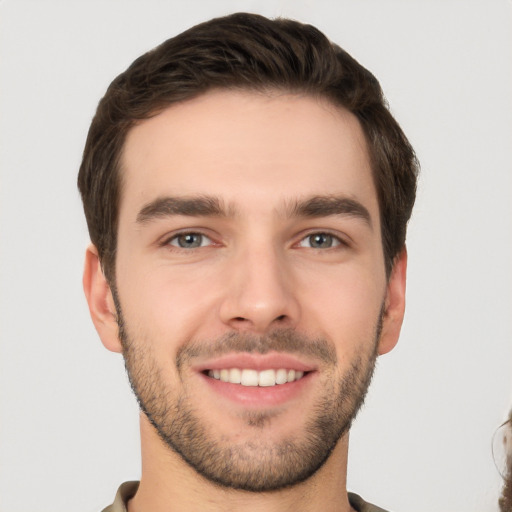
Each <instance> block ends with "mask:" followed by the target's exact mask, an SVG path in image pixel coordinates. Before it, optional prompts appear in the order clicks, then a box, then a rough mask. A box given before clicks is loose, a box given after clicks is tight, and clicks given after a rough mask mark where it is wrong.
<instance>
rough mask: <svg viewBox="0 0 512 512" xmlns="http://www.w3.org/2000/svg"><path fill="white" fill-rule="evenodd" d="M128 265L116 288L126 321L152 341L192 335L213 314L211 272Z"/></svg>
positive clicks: (167, 341)
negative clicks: (128, 268)
mask: <svg viewBox="0 0 512 512" xmlns="http://www.w3.org/2000/svg"><path fill="white" fill-rule="evenodd" d="M138 268H139V269H144V268H145V270H143V271H137V266H136V265H132V266H131V269H130V271H129V272H126V273H122V272H119V279H118V282H119V284H118V291H119V296H120V300H121V305H122V308H123V314H124V317H125V321H126V323H127V324H128V325H129V326H130V327H132V328H133V329H137V330H138V331H139V332H144V333H146V336H149V337H151V341H152V343H154V344H156V345H157V344H159V343H162V344H164V345H169V344H173V345H177V344H179V343H181V342H182V341H184V340H186V339H189V338H190V337H193V336H194V335H196V334H197V333H198V331H199V329H201V328H202V327H203V326H204V325H205V323H207V324H211V320H212V318H213V317H214V315H215V311H216V302H217V297H216V294H218V290H220V289H222V288H221V284H220V283H217V282H215V280H216V278H215V275H216V274H215V273H211V272H210V273H209V274H207V273H206V272H200V271H199V272H198V271H197V269H196V272H192V271H188V270H177V269H173V268H168V267H166V266H165V265H154V266H153V267H151V268H148V266H147V265H146V267H144V266H142V265H140V266H139V267H138Z"/></svg>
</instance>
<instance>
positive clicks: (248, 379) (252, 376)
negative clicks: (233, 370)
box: [240, 370, 258, 386]
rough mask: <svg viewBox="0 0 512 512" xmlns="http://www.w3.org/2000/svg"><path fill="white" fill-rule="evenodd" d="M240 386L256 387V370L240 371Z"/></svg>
mask: <svg viewBox="0 0 512 512" xmlns="http://www.w3.org/2000/svg"><path fill="white" fill-rule="evenodd" d="M240 384H242V386H257V385H258V372H257V371H256V370H242V378H241V379H240Z"/></svg>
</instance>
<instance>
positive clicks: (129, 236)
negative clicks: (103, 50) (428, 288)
mask: <svg viewBox="0 0 512 512" xmlns="http://www.w3.org/2000/svg"><path fill="white" fill-rule="evenodd" d="M122 164H123V171H122V173H123V189H122V198H121V205H120V212H119V232H118V252H117V260H116V286H117V292H118V297H119V301H120V303H121V306H122V309H123V316H124V319H125V321H126V324H127V326H128V328H129V330H130V335H131V337H132V338H134V339H138V340H143V341H144V343H146V344H149V345H150V349H151V354H152V357H153V360H154V361H156V362H157V366H158V370H159V371H160V373H161V375H162V376H163V377H162V379H163V382H164V384H165V386H166V389H168V390H170V391H172V392H173V393H174V392H176V393H178V392H180V391H184V390H186V392H187V396H188V398H189V400H190V403H191V404H193V406H194V410H195V411H196V413H197V414H198V417H199V419H200V420H201V421H203V422H204V423H205V424H207V425H208V428H209V429H210V432H211V435H212V436H215V438H216V439H223V440H224V442H226V443H228V444H229V443H242V444H243V443H248V442H249V443H251V442H252V443H255V442H261V439H262V438H264V439H265V442H266V443H270V444H272V443H278V442H279V441H280V440H282V439H285V438H287V437H293V438H296V439H302V437H303V436H304V428H305V425H306V423H307V421H308V419H310V418H311V417H312V415H314V404H315V403H317V402H318V400H319V397H321V396H322V393H325V392H326V389H328V388H327V385H328V382H327V377H326V375H327V370H325V371H324V367H323V366H322V364H320V363H319V362H318V361H317V360H314V359H312V360H309V361H308V358H307V357H306V356H301V358H302V360H303V362H305V363H307V364H310V365H311V366H312V367H314V371H313V372H312V375H311V377H310V378H309V379H308V381H307V383H306V384H304V385H303V386H301V388H300V390H299V391H298V392H297V393H295V394H293V395H292V396H291V397H290V398H289V399H287V400H285V401H284V403H279V404H278V405H275V406H274V405H272V404H268V403H261V402H258V400H256V401H254V402H251V403H244V402H243V401H241V400H232V399H230V398H226V397H225V396H220V395H219V394H218V393H217V392H216V391H215V390H213V389H212V388H211V386H209V385H207V383H206V382H205V381H206V379H205V378H204V376H202V375H201V374H198V373H197V372H196V371H194V368H193V366H194V364H195V365H197V364H200V363H201V361H200V360H195V361H192V362H190V364H188V363H186V365H185V366H186V368H185V370H184V373H183V374H181V375H180V374H179V373H178V371H177V369H176V356H177V354H178V353H179V350H180V349H181V348H183V347H186V346H187V344H189V343H190V342H191V340H203V341H204V340H217V339H219V338H220V337H222V336H224V335H226V334H227V333H233V332H235V333H246V334H250V335H265V334H267V333H269V332H272V331H274V330H276V329H288V330H293V331H296V332H298V333H301V334H304V335H307V336H310V337H315V336H316V337H318V336H320V337H322V338H324V339H325V340H327V341H328V343H329V345H330V346H331V347H333V348H334V350H335V354H336V359H337V362H336V365H335V366H334V367H333V368H331V370H332V371H331V373H330V374H329V375H330V377H329V378H330V379H332V378H334V379H335V381H339V380H340V379H342V378H343V376H344V375H347V372H348V371H349V369H350V367H351V364H352V363H353V362H354V361H355V360H356V359H357V358H361V357H363V358H364V359H365V360H368V359H369V358H370V357H371V354H372V352H373V350H374V344H375V329H376V323H377V321H378V318H379V317H380V315H381V312H382V331H381V335H380V338H379V340H378V347H377V350H378V353H379V354H384V353H386V352H388V351H389V350H391V349H392V348H393V347H394V346H395V344H396V342H397V341H398V336H399V332H400V327H401V324H402V320H403V314H404V306H405V273H406V259H407V258H406V252H405V248H404V250H403V251H402V253H401V254H400V255H399V256H398V257H397V259H396V260H395V264H394V267H393V271H392V273H391V276H390V277H389V279H386V274H385V269H384V256H383V250H382V240H381V233H380V218H379V209H378V203H377V195H376V190H375V187H374V183H373V180H372V174H371V169H370V164H369V158H368V152H367V148H366V143H365V139H364V136H363V133H362V130H361V128H360V125H359V123H358V121H357V119H356V118H355V117H354V116H353V115H352V114H350V113H349V112H347V111H345V110H343V109H340V108H337V107H334V106H332V105H331V104H329V103H327V102H325V101H323V100H319V99H317V98H311V97H308V96H297V95H289V94H283V93H267V94H260V93H252V92H233V91H212V92H209V93H207V94H205V95H203V96H201V97H199V98H196V99H193V100H190V101H187V102H184V103H182V104H178V105H173V106H171V107H169V108H168V109H166V110H164V111H163V112H162V113H160V114H159V115H157V116H155V117H153V118H151V119H149V120H145V121H142V122H140V123H139V124H138V125H137V126H136V127H134V128H133V129H132V130H131V131H130V132H129V134H128V137H127V141H126V144H125V150H124V154H123V161H122ZM204 195H208V196H212V197H215V198H217V199H218V200H219V201H220V203H221V204H222V205H223V207H224V209H225V212H224V213H225V215H206V216H204V215H192V216H189V215H174V214H173V215H159V216H157V217H151V216H150V217H151V218H149V219H142V220H141V218H142V217H143V216H141V213H140V212H141V211H143V210H144V207H146V206H147V205H148V204H151V203H152V202H154V201H155V200H156V199H159V198H162V197H177V198H190V197H198V196H204ZM313 196H315V197H323V198H325V197H333V196H336V197H337V198H342V199H350V200H351V201H353V202H355V203H357V204H358V205H361V206H362V207H363V209H364V210H365V211H366V212H367V213H368V218H367V219H365V218H363V216H361V215H359V214H353V213H352V214H350V213H340V214H329V215H327V214H326V215H323V214H322V215H320V216H313V217H312V216H307V215H303V214H298V213H297V212H296V211H293V208H291V207H290V205H294V204H296V203H298V202H301V201H304V200H307V199H308V198H311V197H313ZM184 231H186V232H194V233H201V234H203V235H204V236H206V237H207V238H203V240H202V246H201V247H197V248H193V249H183V248H180V247H179V246H178V244H177V240H178V239H177V238H176V235H178V234H180V233H183V232H184ZM318 233H328V234H331V235H333V237H334V238H333V241H334V242H333V245H332V246H331V247H325V248H315V247H312V246H311V241H312V239H311V238H310V236H311V235H313V234H318ZM173 237H174V238H173ZM84 290H85V293H86V297H87V300H88V303H89V308H90V312H91V316H92V319H93V321H94V324H95V326H96V329H97V331H98V333H99V335H100V337H101V340H102V342H103V344H104V345H105V346H106V347H107V348H108V349H109V350H112V351H115V352H122V351H123V347H122V345H121V342H120V340H119V332H118V325H117V322H116V311H115V305H114V301H113V298H112V291H111V289H110V287H109V284H108V283H107V282H106V280H105V277H104V275H103V273H102V270H101V266H100V263H99V259H98V255H97V251H96V249H95V248H94V246H91V247H90V248H89V249H88V251H87V254H86V264H85V272H84ZM332 372H334V373H332ZM305 382H306V381H305ZM299 404H300V407H299ZM248 411H250V412H257V413H265V414H268V415H269V417H271V419H270V420H269V421H266V422H265V423H264V425H263V426H261V425H260V427H258V428H248V427H247V421H246V413H247V412H248ZM141 443H142V463H143V467H142V478H141V484H140V487H139V491H138V492H137V494H136V496H135V497H134V498H133V499H132V500H131V501H130V502H129V510H130V512H134V511H135V512H140V511H143V510H152V511H154V512H160V511H164V510H168V507H167V504H169V503H172V504H173V509H176V510H189V511H195V510H198V511H199V510H204V509H208V510H242V509H243V510H244V511H253V510H254V511H256V510H265V511H274V510H275V511H277V510H282V511H284V510H294V511H302V510H308V511H316V510H318V511H324V512H325V511H327V510H328V511H348V510H350V505H349V503H348V499H347V493H346V467H347V451H348V433H347V434H345V435H344V436H343V437H342V438H341V439H340V441H339V442H338V443H337V445H336V447H335V449H334V450H333V452H332V453H331V455H330V457H329V458H328V460H327V462H326V463H325V464H324V465H323V466H322V467H321V468H320V469H319V470H318V471H317V472H316V473H315V474H314V475H313V476H312V477H310V478H309V479H307V480H306V481H304V482H302V483H300V484H298V485H295V486H293V487H288V488H285V489H281V490H278V491H274V492H268V493H251V492H247V491H240V490H233V489H226V488H222V487H219V486H218V485H215V484H212V483H211V482H210V481H208V480H207V479H205V478H204V477H202V476H200V475H198V474H197V473H196V472H195V471H194V469H192V468H191V467H190V466H189V465H188V464H186V463H185V462H184V461H183V460H182V459H181V457H179V456H178V455H177V454H176V453H175V452H173V451H172V450H170V449H169V448H168V446H167V445H166V444H165V443H163V441H162V440H161V439H160V438H159V437H158V435H157V433H156V431H155V429H154V428H153V426H152V425H151V424H150V423H149V421H148V419H147V418H146V416H145V415H144V414H141Z"/></svg>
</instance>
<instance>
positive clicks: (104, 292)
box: [82, 244, 122, 352]
mask: <svg viewBox="0 0 512 512" xmlns="http://www.w3.org/2000/svg"><path fill="white" fill-rule="evenodd" d="M82 283H83V286H84V292H85V297H86V299H87V303H88V304H89V312H90V314H91V318H92V321H93V323H94V327H96V331H98V334H99V335H100V339H101V341H102V343H103V345H105V347H106V348H108V349H109V350H111V351H112V352H121V351H122V346H121V341H120V340H119V329H118V326H117V321H116V308H115V305H114V299H113V297H112V291H111V290H110V286H109V284H108V282H107V280H106V279H105V275H104V274H103V270H102V268H101V264H100V259H99V256H98V250H97V249H96V247H95V246H94V245H92V244H91V245H90V246H89V247H88V248H87V250H86V252H85V267H84V276H83V280H82Z"/></svg>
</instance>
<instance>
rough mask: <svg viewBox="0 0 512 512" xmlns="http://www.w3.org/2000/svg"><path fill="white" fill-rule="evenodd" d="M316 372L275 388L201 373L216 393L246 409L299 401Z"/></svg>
mask: <svg viewBox="0 0 512 512" xmlns="http://www.w3.org/2000/svg"><path fill="white" fill-rule="evenodd" d="M315 373H316V372H308V373H306V374H305V375H304V377H302V378H301V379H299V380H296V381H293V382H287V383H286V384H276V385H275V386H242V385H241V384H231V383H230V382H223V381H221V380H218V379H214V378H212V377H208V376H207V375H205V374H203V373H201V374H200V375H201V377H202V378H203V379H204V380H205V382H206V384H207V385H208V386H209V387H210V389H212V390H213V391H214V392H215V393H218V394H219V395H221V396H224V397H226V398H228V399H229V400H231V401H233V402H236V403H238V404H240V405H243V406H245V407H254V408H260V407H275V406H278V405H282V404H284V403H286V402H288V401H291V400H294V399H298V398H299V397H300V396H301V395H302V394H303V393H304V391H305V388H306V387H307V386H308V385H310V384H311V381H312V380H313V378H314V375H315Z"/></svg>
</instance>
